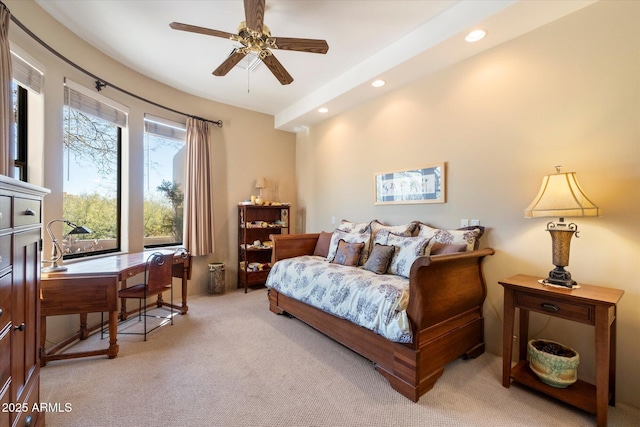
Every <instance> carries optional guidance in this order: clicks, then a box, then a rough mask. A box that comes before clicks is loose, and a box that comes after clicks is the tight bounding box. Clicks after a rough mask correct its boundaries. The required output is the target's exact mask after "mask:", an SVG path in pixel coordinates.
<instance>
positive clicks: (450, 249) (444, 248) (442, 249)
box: [429, 242, 467, 255]
mask: <svg viewBox="0 0 640 427" xmlns="http://www.w3.org/2000/svg"><path fill="white" fill-rule="evenodd" d="M429 246H431V250H430V251H429V254H430V255H444V254H455V253H458V252H466V251H467V244H466V243H460V244H459V245H446V244H444V243H440V242H431V243H430V244H429Z"/></svg>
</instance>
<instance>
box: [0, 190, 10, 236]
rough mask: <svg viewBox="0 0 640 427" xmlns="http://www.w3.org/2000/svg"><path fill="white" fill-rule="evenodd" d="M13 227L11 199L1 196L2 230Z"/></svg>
mask: <svg viewBox="0 0 640 427" xmlns="http://www.w3.org/2000/svg"><path fill="white" fill-rule="evenodd" d="M9 227H11V197H9V196H0V229H3V228H9Z"/></svg>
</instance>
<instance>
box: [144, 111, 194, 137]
mask: <svg viewBox="0 0 640 427" xmlns="http://www.w3.org/2000/svg"><path fill="white" fill-rule="evenodd" d="M144 131H145V132H147V133H151V134H154V135H158V136H162V137H165V138H171V139H177V140H179V141H185V140H186V139H187V127H186V126H185V125H184V124H182V123H176V122H173V121H171V120H167V119H163V118H161V117H156V116H152V115H150V114H145V115H144Z"/></svg>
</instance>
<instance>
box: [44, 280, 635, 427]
mask: <svg viewBox="0 0 640 427" xmlns="http://www.w3.org/2000/svg"><path fill="white" fill-rule="evenodd" d="M118 343H119V345H120V353H119V355H118V357H117V358H116V359H112V360H109V359H106V358H104V357H99V358H86V359H75V360H67V361H55V362H50V363H49V364H48V365H47V366H46V367H44V368H43V369H42V370H41V400H42V401H43V402H47V403H52V404H55V403H59V404H60V405H59V407H61V408H65V404H68V405H67V408H69V410H68V411H66V412H65V411H59V412H50V413H47V414H46V425H47V426H48V427H56V426H60V427H71V426H93V427H98V426H127V427H131V426H143V425H144V426H170V427H173V426H367V427H371V426H455V427H458V426H487V427H500V426H505V427H506V426H509V427H511V426H516V425H517V426H563V427H564V426H593V425H595V417H594V416H592V415H590V414H588V413H585V412H582V411H580V410H577V409H574V408H572V407H569V406H566V405H564V404H562V403H559V402H557V401H555V400H552V399H549V398H547V397H545V396H541V395H538V394H536V393H534V392H532V391H530V390H528V389H525V388H521V387H519V386H517V385H512V386H511V387H510V388H509V389H506V388H504V387H502V385H501V371H502V359H501V358H499V357H497V356H494V355H492V354H488V353H486V354H484V355H482V356H481V357H479V358H478V359H475V360H458V361H455V362H453V363H452V364H450V365H449V366H448V367H447V368H446V369H445V373H444V375H443V376H442V377H441V378H440V379H439V380H438V382H437V383H436V385H435V387H434V388H433V389H432V390H431V391H430V392H428V393H427V394H426V395H424V396H423V397H422V398H421V399H420V401H419V402H418V403H413V402H411V401H409V400H408V399H406V398H405V397H403V396H402V395H400V394H398V393H397V392H395V391H394V390H393V389H392V388H391V387H390V386H389V384H388V382H387V381H386V380H385V379H384V378H383V377H382V376H381V375H380V374H378V373H377V372H376V371H375V370H374V369H373V366H372V364H371V362H369V361H368V360H366V359H364V358H362V357H360V356H359V355H357V354H355V353H353V352H351V351H350V350H348V349H346V348H345V347H343V346H341V345H339V344H337V343H335V342H333V341H332V340H330V339H328V338H326V337H325V336H324V335H322V334H320V333H318V332H317V331H315V330H314V329H312V328H310V327H309V326H307V325H305V324H303V323H301V322H300V321H298V320H296V319H291V318H287V317H285V316H276V315H275V314H273V313H271V312H269V310H268V304H267V296H266V290H265V289H255V290H251V291H250V292H249V293H247V294H244V293H243V292H242V291H236V292H227V293H226V294H224V295H219V296H206V295H203V296H194V297H190V300H189V313H188V314H187V315H186V316H180V315H178V316H176V318H175V323H174V325H173V326H165V327H162V328H160V329H158V330H156V331H154V332H152V333H151V334H150V335H149V337H148V341H147V342H143V341H142V337H141V336H135V335H120V336H119V337H118ZM105 345H106V341H100V339H99V334H98V335H95V336H92V337H90V338H89V339H88V340H86V341H85V342H82V343H80V344H78V345H76V346H75V348H74V350H76V349H78V348H79V347H83V348H97V347H102V346H105ZM637 425H640V410H638V409H636V408H633V407H630V406H628V405H624V404H618V406H617V407H615V408H612V407H610V408H609V426H613V427H617V426H620V427H622V426H624V427H626V426H637Z"/></svg>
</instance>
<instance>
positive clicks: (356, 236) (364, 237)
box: [327, 230, 371, 265]
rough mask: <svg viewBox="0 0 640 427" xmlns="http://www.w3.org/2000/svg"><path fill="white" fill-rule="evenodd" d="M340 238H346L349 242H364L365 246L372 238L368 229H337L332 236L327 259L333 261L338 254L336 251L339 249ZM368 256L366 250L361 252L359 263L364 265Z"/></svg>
mask: <svg viewBox="0 0 640 427" xmlns="http://www.w3.org/2000/svg"><path fill="white" fill-rule="evenodd" d="M340 240H344V241H345V242H347V243H364V247H368V246H369V241H370V240H371V232H370V231H369V230H367V231H365V232H364V233H348V232H346V231H342V230H335V231H334V232H333V234H332V236H331V242H330V243H329V252H328V253H327V259H328V260H329V261H332V260H333V258H334V257H335V256H336V251H337V250H338V242H340ZM366 256H368V254H367V253H366V251H362V252H361V253H360V261H359V263H358V265H362V264H364V263H365V262H366V261H367V260H366Z"/></svg>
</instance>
